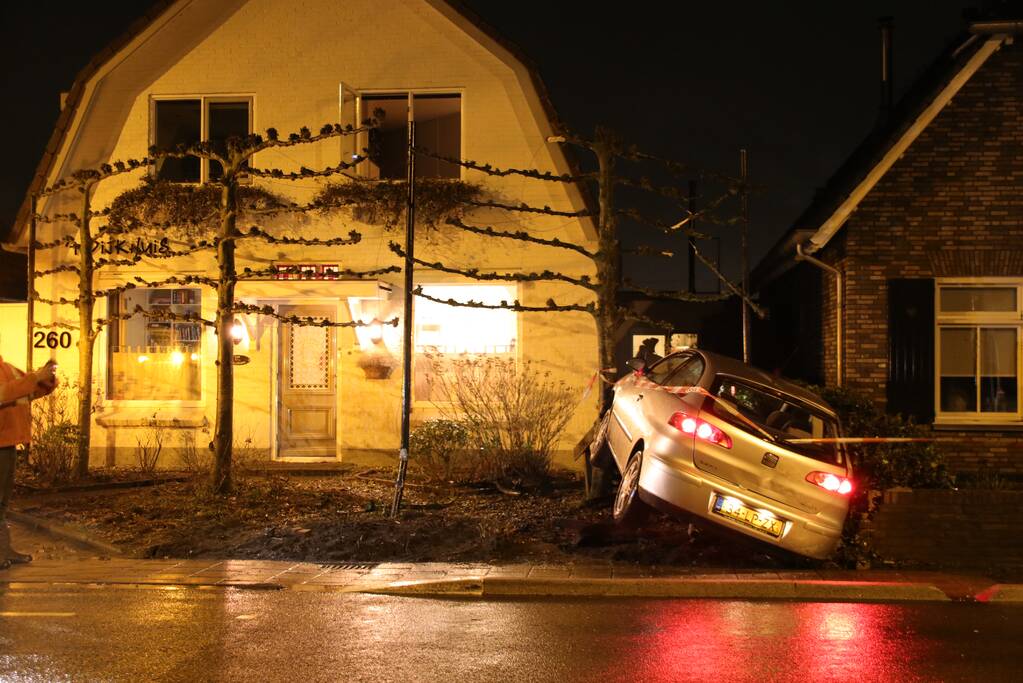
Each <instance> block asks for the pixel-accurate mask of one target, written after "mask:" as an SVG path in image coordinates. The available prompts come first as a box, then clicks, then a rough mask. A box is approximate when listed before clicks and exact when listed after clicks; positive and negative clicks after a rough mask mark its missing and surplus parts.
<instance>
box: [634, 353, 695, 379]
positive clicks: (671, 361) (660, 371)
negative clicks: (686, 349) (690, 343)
mask: <svg viewBox="0 0 1023 683" xmlns="http://www.w3.org/2000/svg"><path fill="white" fill-rule="evenodd" d="M691 358H692V356H690V355H685V356H668V357H667V358H665V359H663V360H660V361H658V362H656V363H654V364H653V365H652V366H650V369H649V370H647V371H646V372H644V373H643V376H644V377H646V378H647V379H648V380H650V381H651V382H654V383H655V384H664V382H665V380H667V379H668V378H669V377H671V375H672V374H673V373H674V372H675V371H676V370H678V369H679V368H680V367H682V366H683V365H684V364H685V363H686V362H687V361H689V360H690V359H691Z"/></svg>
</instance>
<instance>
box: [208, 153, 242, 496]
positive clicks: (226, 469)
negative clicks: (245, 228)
mask: <svg viewBox="0 0 1023 683" xmlns="http://www.w3.org/2000/svg"><path fill="white" fill-rule="evenodd" d="M222 182H223V183H224V189H223V194H222V195H221V204H220V216H221V221H220V242H219V243H218V245H217V265H218V266H219V269H220V283H219V284H218V285H217V320H216V324H217V327H216V329H217V423H216V431H215V433H214V437H213V452H214V458H213V491H214V492H215V493H230V491H231V489H232V486H233V481H232V478H231V454H232V445H233V442H234V362H233V356H234V342H233V340H232V339H231V326H232V324H233V323H234V287H235V277H236V276H237V274H236V272H235V263H234V247H235V236H236V235H237V229H236V222H237V219H238V181H237V177H236V176H235V169H234V168H225V169H224V177H223V179H222Z"/></svg>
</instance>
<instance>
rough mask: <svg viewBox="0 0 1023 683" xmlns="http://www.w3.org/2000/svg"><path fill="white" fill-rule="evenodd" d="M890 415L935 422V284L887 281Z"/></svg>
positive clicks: (925, 281) (928, 282)
mask: <svg viewBox="0 0 1023 683" xmlns="http://www.w3.org/2000/svg"><path fill="white" fill-rule="evenodd" d="M888 412H890V413H902V414H903V415H906V416H910V417H913V418H914V419H915V420H916V421H917V422H931V421H933V420H934V280H931V279H914V280H889V281H888Z"/></svg>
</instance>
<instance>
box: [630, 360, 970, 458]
mask: <svg viewBox="0 0 1023 683" xmlns="http://www.w3.org/2000/svg"><path fill="white" fill-rule="evenodd" d="M636 385H637V386H639V387H642V388H649V389H658V390H660V391H665V392H667V393H669V394H674V395H676V396H685V395H687V394H701V395H703V396H706V397H708V398H710V399H711V400H712V401H714V402H715V403H717V404H718V405H720V406H721V407H722V408H724V409H725V410H726V411H727V412H728V413H729V414H730V415H732V416H734V417H736V418H738V419H739V420H741V421H742V422H743V423H744V424H747V425H749V426H750V427H752V428H753V429H754V430H756V431H757V432H759V433H761V434H763V435H764V436H766V437H768V438H767V440H768V441H772V442H777V440H776V439H775V438H774V437H773V436H771V434H770V433H768V432H766V431H764V429H763V428H762V427H760V425H758V424H757V423H755V422H753V421H752V420H750V419H749V418H748V417H746V416H745V415H743V414H742V413H740V412H739V411H738V409H736V408H735V406H733V405H732V404H731V403H729V402H728V401H726V400H725V399H722V398H721V397H719V396H715V395H714V394H712V393H710V392H709V391H707V390H706V389H704V388H703V387H665V386H661V385H660V384H657V383H656V382H652V381H650V380H649V379H647V378H646V377H644V376H643V375H639V376H638V377H637V379H636ZM946 440H948V441H951V440H952V439H938V438H933V437H930V438H929V437H902V436H860V437H856V436H843V437H823V438H799V439H784V443H789V444H890V443H935V442H940V441H946Z"/></svg>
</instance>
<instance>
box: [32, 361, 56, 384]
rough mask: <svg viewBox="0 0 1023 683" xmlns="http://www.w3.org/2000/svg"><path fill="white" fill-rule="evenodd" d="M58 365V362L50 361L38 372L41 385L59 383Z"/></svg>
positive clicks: (37, 376)
mask: <svg viewBox="0 0 1023 683" xmlns="http://www.w3.org/2000/svg"><path fill="white" fill-rule="evenodd" d="M56 370H57V363H56V361H52V360H48V361H46V365H44V366H43V367H41V368H39V369H38V370H36V378H37V380H38V382H39V384H44V385H50V384H55V383H56V382H57V374H56Z"/></svg>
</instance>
